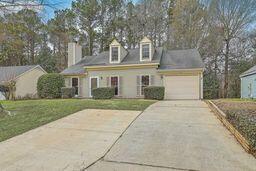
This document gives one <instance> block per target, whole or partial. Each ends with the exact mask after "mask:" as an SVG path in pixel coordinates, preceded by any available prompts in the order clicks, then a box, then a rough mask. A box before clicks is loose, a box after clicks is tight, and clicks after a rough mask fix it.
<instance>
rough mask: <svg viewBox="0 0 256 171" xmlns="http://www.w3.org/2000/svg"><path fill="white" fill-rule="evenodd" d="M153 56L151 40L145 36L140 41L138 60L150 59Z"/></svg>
mask: <svg viewBox="0 0 256 171" xmlns="http://www.w3.org/2000/svg"><path fill="white" fill-rule="evenodd" d="M152 56H153V47H152V42H151V40H150V39H148V38H147V37H144V38H143V39H142V40H141V41H140V61H141V62H143V61H151V60H152Z"/></svg>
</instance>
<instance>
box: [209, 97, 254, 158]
mask: <svg viewBox="0 0 256 171" xmlns="http://www.w3.org/2000/svg"><path fill="white" fill-rule="evenodd" d="M213 102H214V103H215V104H216V105H217V106H218V107H219V108H220V109H221V110H222V111H223V112H224V113H225V114H226V115H227V116H226V119H227V120H228V121H229V122H230V123H231V124H232V125H233V126H234V127H235V128H236V129H237V130H238V131H239V132H240V133H241V134H242V135H243V136H244V137H245V138H246V139H247V140H248V141H249V143H250V145H251V147H252V148H253V149H254V151H255V154H254V156H256V101H255V100H247V99H219V100H213Z"/></svg>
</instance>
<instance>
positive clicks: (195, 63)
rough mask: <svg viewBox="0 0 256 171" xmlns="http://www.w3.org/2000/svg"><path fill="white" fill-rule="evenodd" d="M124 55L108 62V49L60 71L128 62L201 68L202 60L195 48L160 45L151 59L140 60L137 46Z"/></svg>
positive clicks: (68, 72)
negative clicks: (112, 62)
mask: <svg viewBox="0 0 256 171" xmlns="http://www.w3.org/2000/svg"><path fill="white" fill-rule="evenodd" d="M127 51H128V53H127V55H126V57H125V58H124V59H123V60H122V61H121V62H120V63H118V64H111V63H109V51H105V52H102V53H100V54H99V55H95V56H86V57H84V58H83V59H82V60H81V61H80V62H78V63H77V64H75V65H73V66H70V67H68V68H67V69H65V70H64V71H62V72H61V73H62V74H64V75H75V74H84V73H85V67H86V66H115V65H118V66H121V65H130V64H150V63H152V64H154V63H157V64H159V69H161V70H165V69H166V70H168V69H194V68H203V67H204V66H203V62H202V59H201V57H200V54H199V52H198V51H197V50H196V49H188V50H164V49H163V48H162V47H158V48H156V49H155V52H154V55H153V58H152V60H151V61H143V62H142V61H140V50H139V48H135V49H130V50H127Z"/></svg>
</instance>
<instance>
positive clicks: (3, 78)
mask: <svg viewBox="0 0 256 171" xmlns="http://www.w3.org/2000/svg"><path fill="white" fill-rule="evenodd" d="M43 74H46V71H45V70H44V69H43V68H42V67H41V66H40V65H26V66H7V67H0V84H4V83H5V82H7V81H10V80H15V81H16V91H15V97H16V98H22V97H25V96H31V97H34V96H36V95H37V80H38V78H39V77H40V76H41V75H43ZM0 98H2V99H4V97H3V95H2V94H1V95H0Z"/></svg>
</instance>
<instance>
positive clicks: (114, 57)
mask: <svg viewBox="0 0 256 171" xmlns="http://www.w3.org/2000/svg"><path fill="white" fill-rule="evenodd" d="M111 61H112V62H116V61H118V47H112V48H111Z"/></svg>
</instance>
